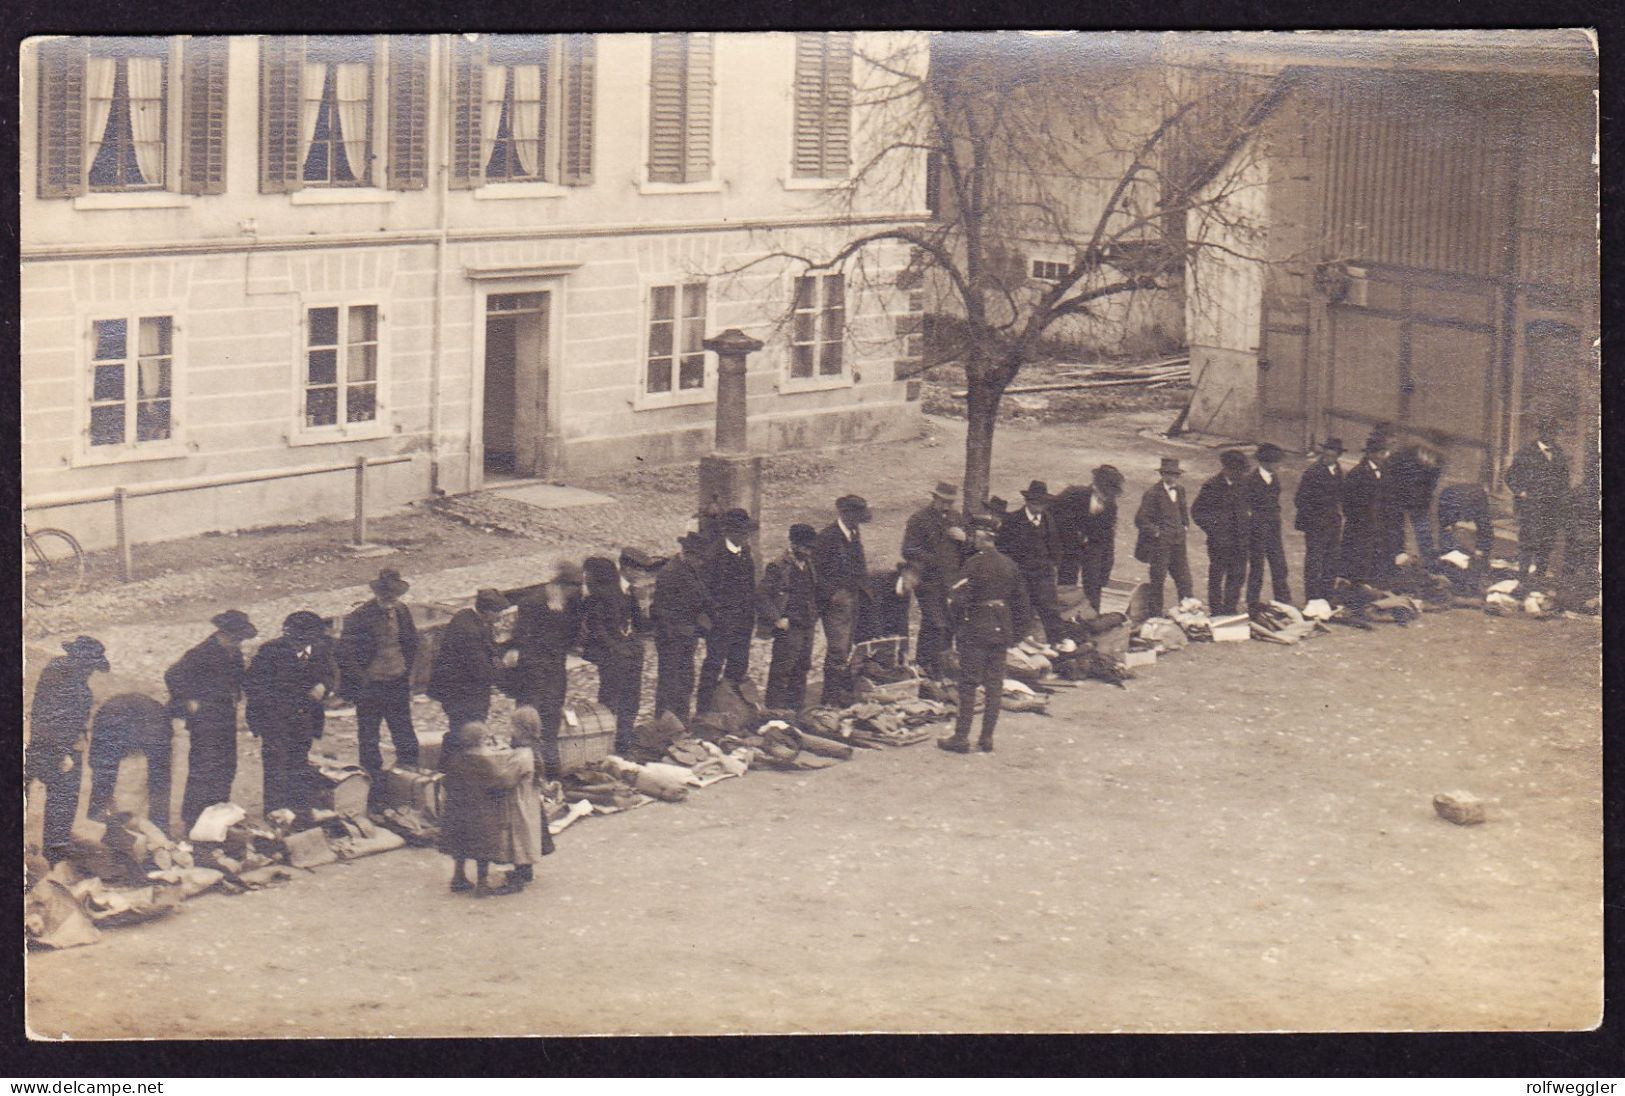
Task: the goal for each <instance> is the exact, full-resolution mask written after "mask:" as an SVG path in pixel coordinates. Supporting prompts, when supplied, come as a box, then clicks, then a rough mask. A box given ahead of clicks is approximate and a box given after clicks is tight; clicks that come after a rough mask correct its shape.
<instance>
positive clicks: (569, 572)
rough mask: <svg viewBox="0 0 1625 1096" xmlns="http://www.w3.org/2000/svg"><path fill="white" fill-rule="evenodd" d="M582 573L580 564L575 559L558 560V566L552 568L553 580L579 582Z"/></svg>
mask: <svg viewBox="0 0 1625 1096" xmlns="http://www.w3.org/2000/svg"><path fill="white" fill-rule="evenodd" d="M583 574H584V572H583V571H582V570H581V564H579V563H577V562H576V561H575V560H573V559H566V560H560V561H559V564H558V566H557V567H554V568H553V581H554V582H574V583H580V582H581V579H582V576H583Z"/></svg>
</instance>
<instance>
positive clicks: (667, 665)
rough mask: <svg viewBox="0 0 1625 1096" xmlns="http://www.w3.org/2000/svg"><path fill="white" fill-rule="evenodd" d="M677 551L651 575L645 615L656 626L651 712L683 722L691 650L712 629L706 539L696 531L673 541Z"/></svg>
mask: <svg viewBox="0 0 1625 1096" xmlns="http://www.w3.org/2000/svg"><path fill="white" fill-rule="evenodd" d="M677 547H678V553H677V555H675V556H673V557H672V558H671V559H669V560H667V561H666V564H665V566H663V567H661V568H660V573H659V574H658V575H656V576H655V592H654V600H653V601H652V602H651V603H650V608H649V616H650V619H651V621H652V623H653V624H654V633H655V657H656V658H657V659H658V664H657V667H656V673H657V678H656V684H655V714H656V715H657V716H658V715H660V714H661V713H662V712H670V713H671V714H672V715H674V716H676V717H677V718H678V719H679V720H681V721H682V722H683V723H685V724H686V723H687V722H688V719H689V715H690V714H691V713H690V709H689V706H690V705H691V704H693V702H694V652H695V650H696V649H697V648H698V647H699V643H700V636H702V635H704V634H705V633H706V632H708V631H709V630H710V628H711V613H712V611H713V609H714V608H715V607H714V606H713V605H712V602H711V590H710V588H709V587H708V586H707V585H706V583H705V579H704V578H703V577H702V573H703V571H704V568H705V538H704V537H703V536H702V535H701V534H700V532H699V531H698V530H697V529H696V530H691V531H689V532H686V533H684V534H683V535H682V536H681V537H680V538H679V539H678V541H677Z"/></svg>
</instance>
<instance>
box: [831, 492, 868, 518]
mask: <svg viewBox="0 0 1625 1096" xmlns="http://www.w3.org/2000/svg"><path fill="white" fill-rule="evenodd" d="M835 509H836V510H837V511H838V512H839V513H841V514H842V515H843V516H846V517H851V518H852V519H853V520H855V521H868V520H869V519H870V518H871V517H873V516H874V515H873V514H871V513H870V512H869V503H868V502H867V501H865V499H864V497H863V496H862V495H842V496H841V497H840V498H838V499H836V500H835Z"/></svg>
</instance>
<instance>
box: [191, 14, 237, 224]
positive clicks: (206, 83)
mask: <svg viewBox="0 0 1625 1096" xmlns="http://www.w3.org/2000/svg"><path fill="white" fill-rule="evenodd" d="M227 44H228V43H227V40H226V39H225V38H223V37H209V38H191V39H188V40H187V42H186V45H185V47H184V50H185V52H184V54H183V62H182V64H183V76H182V83H183V84H184V85H185V87H184V90H183V93H182V94H183V98H182V102H181V117H182V123H181V133H182V140H183V142H184V144H183V146H182V152H181V189H182V190H183V191H184V192H186V193H187V194H224V193H225V192H226V64H227V62H226V57H227Z"/></svg>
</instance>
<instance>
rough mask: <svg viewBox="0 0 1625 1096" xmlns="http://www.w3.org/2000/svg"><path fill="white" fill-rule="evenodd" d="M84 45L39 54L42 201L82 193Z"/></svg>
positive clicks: (56, 45) (69, 42)
mask: <svg viewBox="0 0 1625 1096" xmlns="http://www.w3.org/2000/svg"><path fill="white" fill-rule="evenodd" d="M84 117H85V45H84V42H82V41H79V40H75V39H66V40H63V41H56V42H46V43H44V44H43V45H41V46H40V49H39V178H38V193H39V196H40V197H41V198H71V197H73V196H74V195H77V194H83V193H84V192H85V173H84Z"/></svg>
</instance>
